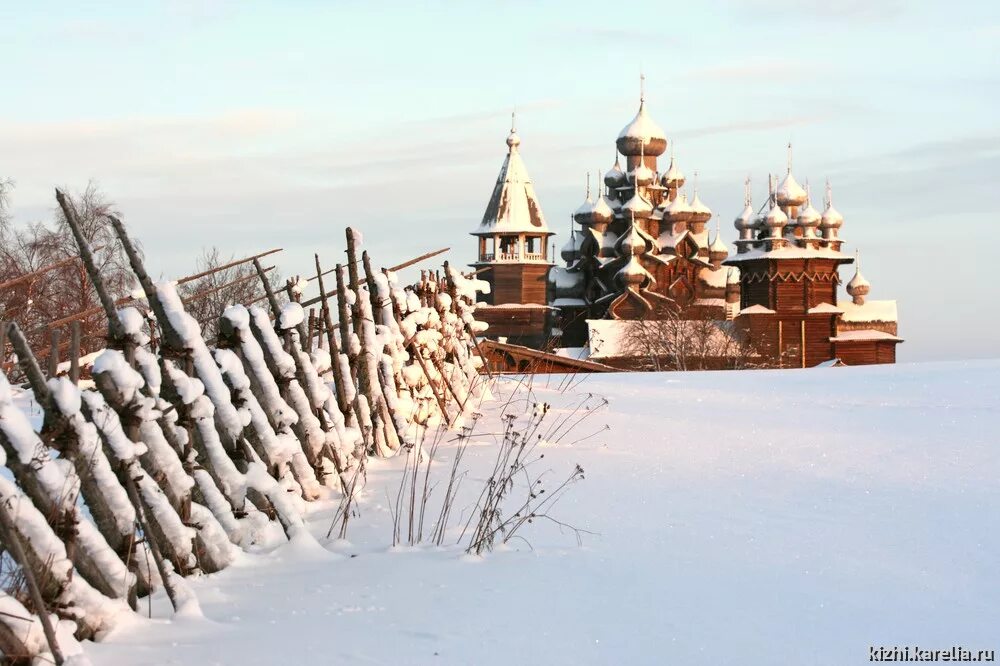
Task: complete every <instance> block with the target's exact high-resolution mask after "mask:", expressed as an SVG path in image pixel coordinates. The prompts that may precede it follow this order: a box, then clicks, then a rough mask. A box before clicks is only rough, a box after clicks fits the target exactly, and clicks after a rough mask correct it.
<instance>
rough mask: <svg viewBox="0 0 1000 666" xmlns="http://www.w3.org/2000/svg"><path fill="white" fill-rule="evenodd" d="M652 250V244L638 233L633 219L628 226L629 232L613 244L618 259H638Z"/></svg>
mask: <svg viewBox="0 0 1000 666" xmlns="http://www.w3.org/2000/svg"><path fill="white" fill-rule="evenodd" d="M650 249H652V242H651V241H650V240H649V239H648V238H646V237H645V236H643V235H642V234H641V233H639V228H638V227H636V225H635V219H634V218H633V220H632V223H631V224H630V225H629V230H628V231H627V232H625V233H623V234H622V235H621V238H619V239H618V242H617V243H615V250H617V252H618V256H620V257H638V256H639V255H643V254H646V253H647V252H648V251H649V250H650Z"/></svg>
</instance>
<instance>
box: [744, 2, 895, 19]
mask: <svg viewBox="0 0 1000 666" xmlns="http://www.w3.org/2000/svg"><path fill="white" fill-rule="evenodd" d="M735 5H736V7H735V8H736V10H737V12H738V13H740V14H742V15H743V16H745V17H746V18H748V19H752V20H754V21H755V22H768V23H769V22H773V21H791V22H815V21H836V22H838V23H850V24H865V23H881V22H885V21H892V20H894V19H896V18H899V17H900V16H902V15H903V13H904V6H905V5H904V3H903V2H902V0H742V1H738V2H736V3H735Z"/></svg>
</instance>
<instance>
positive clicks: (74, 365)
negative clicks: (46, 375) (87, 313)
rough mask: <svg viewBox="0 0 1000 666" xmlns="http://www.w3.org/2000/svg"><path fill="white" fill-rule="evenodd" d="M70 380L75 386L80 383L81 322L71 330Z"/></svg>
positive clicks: (75, 324)
mask: <svg viewBox="0 0 1000 666" xmlns="http://www.w3.org/2000/svg"><path fill="white" fill-rule="evenodd" d="M69 340H70V342H69V378H70V381H72V382H73V384H74V385H78V384H79V383H80V322H78V321H74V322H73V324H72V325H71V326H70V328H69Z"/></svg>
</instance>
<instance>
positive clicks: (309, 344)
mask: <svg viewBox="0 0 1000 666" xmlns="http://www.w3.org/2000/svg"><path fill="white" fill-rule="evenodd" d="M315 331H316V310H315V309H314V308H309V323H308V325H307V326H306V339H305V341H304V343H303V345H302V348H303V349H304V350H305V352H306V353H307V354H311V353H312V348H313V333H314V332H315Z"/></svg>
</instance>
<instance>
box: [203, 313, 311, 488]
mask: <svg viewBox="0 0 1000 666" xmlns="http://www.w3.org/2000/svg"><path fill="white" fill-rule="evenodd" d="M254 309H255V310H256V308H254ZM250 316H251V315H250V312H249V311H248V310H247V309H246V307H244V306H242V305H231V306H230V307H228V308H226V311H225V312H224V313H223V315H222V318H221V319H220V320H219V344H220V346H225V347H227V348H229V349H232V350H234V351H235V352H236V353H237V356H238V357H239V358H240V360H241V362H242V364H243V369H244V372H245V374H246V376H247V379H248V381H249V382H250V386H249V390H250V392H251V393H252V394H253V395H254V396H256V398H257V401H258V404H259V406H260V408H261V410H262V411H263V416H264V417H265V418H266V419H267V420H268V422H269V424H270V426H271V428H272V429H273V432H274V439H270V438H267V439H265V440H259V441H257V442H256V446H255V449H256V451H257V454H258V455H260V457H261V459H262V460H263V461H264V462H265V463H266V464H267V465H268V466H269V467H271V468H272V470H275V476H276V478H279V479H280V478H281V469H282V467H283V466H285V465H287V466H288V468H289V469H290V470H291V473H292V475H293V477H294V478H295V481H296V482H297V483H298V486H299V489H300V491H301V494H302V497H303V498H304V499H306V500H314V499H317V498H318V497H319V495H320V492H319V481H318V480H317V478H316V472H315V470H314V469H313V468H312V466H311V465H310V463H309V459H308V456H306V454H305V452H304V451H303V444H302V442H301V441H300V440H299V439H298V438H297V437H296V434H295V426H296V425H297V424H298V422H299V415H298V414H297V413H296V412H295V410H294V409H292V408H291V407H290V406H289V405H288V403H287V402H286V401H285V399H284V398H283V397H282V395H281V389H280V387H279V380H280V379H282V375H281V374H280V370H278V371H272V370H271V367H272V366H274V365H275V363H274V360H273V359H271V360H270V362H269V360H268V355H267V354H265V352H264V349H263V348H262V347H261V344H260V342H258V340H257V338H255V337H254V335H253V332H252V331H251V328H250ZM265 319H266V317H265ZM289 361H290V359H289ZM258 429H259V430H261V429H263V427H261V428H258ZM251 444H255V443H254V442H251ZM256 447H259V448H256Z"/></svg>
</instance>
